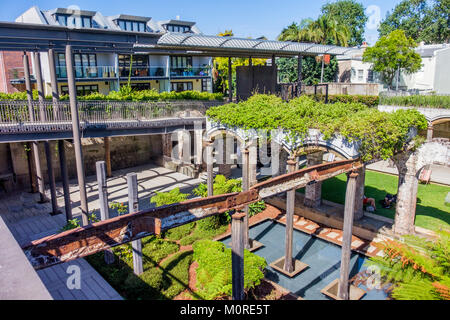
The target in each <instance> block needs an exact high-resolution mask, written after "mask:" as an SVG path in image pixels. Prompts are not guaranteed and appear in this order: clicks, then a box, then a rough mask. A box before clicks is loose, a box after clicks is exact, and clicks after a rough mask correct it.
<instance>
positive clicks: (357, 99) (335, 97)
mask: <svg viewBox="0 0 450 320" xmlns="http://www.w3.org/2000/svg"><path fill="white" fill-rule="evenodd" d="M306 96H307V97H310V98H312V99H315V100H316V101H319V102H325V95H324V94H317V95H314V94H307V95H306ZM336 102H342V103H362V104H365V105H366V106H368V107H376V106H378V104H379V97H378V96H367V95H350V94H330V95H328V103H336Z"/></svg>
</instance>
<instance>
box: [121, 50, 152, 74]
mask: <svg viewBox="0 0 450 320" xmlns="http://www.w3.org/2000/svg"><path fill="white" fill-rule="evenodd" d="M148 57H149V56H148V55H146V54H141V55H139V54H136V55H133V69H132V70H131V76H132V77H148V76H149V60H148ZM130 65H131V55H129V54H119V73H120V76H121V77H128V75H129V74H130Z"/></svg>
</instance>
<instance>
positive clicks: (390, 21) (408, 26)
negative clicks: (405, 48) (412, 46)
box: [378, 0, 450, 43]
mask: <svg viewBox="0 0 450 320" xmlns="http://www.w3.org/2000/svg"><path fill="white" fill-rule="evenodd" d="M449 17H450V0H433V1H431V2H430V3H428V2H427V1H426V0H403V1H402V2H400V3H399V4H398V5H396V6H395V8H394V10H393V11H392V12H388V13H387V15H386V18H385V19H384V20H383V21H382V22H381V24H380V27H379V29H378V32H379V33H380V36H385V35H388V34H389V33H391V32H392V31H394V30H397V29H401V30H404V31H405V34H406V36H408V37H411V38H413V39H414V40H415V41H417V42H420V41H424V42H425V43H443V42H448V41H449V38H450V29H449V24H450V18H449Z"/></svg>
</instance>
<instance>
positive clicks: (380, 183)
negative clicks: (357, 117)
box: [300, 170, 450, 230]
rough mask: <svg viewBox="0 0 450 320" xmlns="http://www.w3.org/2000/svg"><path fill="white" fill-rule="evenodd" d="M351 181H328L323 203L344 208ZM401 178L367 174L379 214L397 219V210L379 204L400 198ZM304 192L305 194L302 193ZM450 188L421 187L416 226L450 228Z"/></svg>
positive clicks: (367, 190) (369, 193)
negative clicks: (393, 196)
mask: <svg viewBox="0 0 450 320" xmlns="http://www.w3.org/2000/svg"><path fill="white" fill-rule="evenodd" d="M346 181H347V177H346V175H345V174H342V175H339V176H337V177H334V178H331V179H328V180H326V181H324V182H323V184H322V197H323V199H326V200H329V201H332V202H336V203H340V204H344V199H345V187H346ZM397 185H398V177H397V176H393V175H389V174H384V173H379V172H375V171H369V170H367V171H366V182H365V194H366V196H367V197H369V198H374V199H375V201H376V203H377V210H376V211H375V214H379V215H381V216H385V217H388V218H391V219H394V215H395V207H391V208H390V209H384V208H382V207H381V205H380V204H379V202H378V201H379V200H380V199H383V198H384V196H385V195H386V193H390V194H396V193H397ZM300 192H304V191H303V190H300ZM448 192H450V187H447V186H441V185H436V184H428V185H424V184H419V189H418V191H417V207H416V226H419V227H422V228H426V229H431V230H436V229H439V228H440V227H442V226H447V227H448V226H450V207H446V206H445V197H446V195H447V193H448Z"/></svg>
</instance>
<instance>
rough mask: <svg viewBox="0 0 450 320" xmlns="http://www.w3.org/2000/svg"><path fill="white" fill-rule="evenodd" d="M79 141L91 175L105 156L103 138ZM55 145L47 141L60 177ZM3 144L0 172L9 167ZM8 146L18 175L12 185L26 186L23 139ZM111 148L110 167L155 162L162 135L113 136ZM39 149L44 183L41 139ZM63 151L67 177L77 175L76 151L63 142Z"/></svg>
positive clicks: (57, 175)
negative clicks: (96, 164) (67, 172)
mask: <svg viewBox="0 0 450 320" xmlns="http://www.w3.org/2000/svg"><path fill="white" fill-rule="evenodd" d="M82 143H83V157H84V165H85V171H86V175H87V176H89V175H94V174H95V163H96V162H97V161H100V160H105V149H104V144H103V138H93V139H83V140H82ZM57 146H58V145H57V142H56V141H52V142H51V143H50V149H51V156H52V162H53V167H54V171H55V177H56V180H57V181H59V180H60V167H59V156H58V149H57ZM6 147H7V145H6V144H0V173H3V172H4V173H7V172H8V171H9V170H8V165H7V152H6ZM10 147H11V156H12V161H13V167H14V168H13V170H14V173H15V174H16V177H17V183H15V184H14V185H12V186H11V188H12V189H28V188H29V175H28V163H27V155H26V151H25V147H24V143H11V144H10ZM110 149H111V168H112V170H113V171H114V170H119V169H124V168H129V167H134V166H139V165H145V164H148V163H158V162H161V159H160V158H161V157H162V137H161V135H150V136H129V137H114V138H110ZM39 151H40V155H39V156H40V159H41V165H42V171H43V174H44V177H45V180H46V183H47V182H48V180H47V179H48V177H47V162H46V158H45V152H44V145H43V143H40V144H39ZM65 152H66V157H67V167H68V171H69V178H70V179H72V178H76V165H75V152H74V149H73V145H72V144H70V143H67V142H66V143H65Z"/></svg>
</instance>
